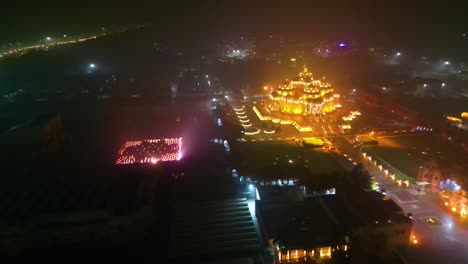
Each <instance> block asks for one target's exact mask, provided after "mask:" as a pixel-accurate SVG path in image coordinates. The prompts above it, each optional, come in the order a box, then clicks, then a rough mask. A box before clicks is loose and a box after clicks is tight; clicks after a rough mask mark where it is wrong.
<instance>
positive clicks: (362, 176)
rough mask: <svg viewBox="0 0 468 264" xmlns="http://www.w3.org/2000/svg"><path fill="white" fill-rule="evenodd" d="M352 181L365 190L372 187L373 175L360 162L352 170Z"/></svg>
mask: <svg viewBox="0 0 468 264" xmlns="http://www.w3.org/2000/svg"><path fill="white" fill-rule="evenodd" d="M350 176H351V182H352V184H355V185H357V186H359V187H360V188H362V189H364V190H370V189H371V184H372V180H371V176H370V174H369V172H368V171H367V170H366V169H365V168H364V166H363V165H362V164H361V163H359V164H357V165H356V166H354V167H353V169H352V170H351V175H350Z"/></svg>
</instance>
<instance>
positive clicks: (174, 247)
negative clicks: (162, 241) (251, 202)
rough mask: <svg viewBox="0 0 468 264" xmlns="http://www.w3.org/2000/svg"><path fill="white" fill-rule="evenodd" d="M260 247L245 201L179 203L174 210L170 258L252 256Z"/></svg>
mask: <svg viewBox="0 0 468 264" xmlns="http://www.w3.org/2000/svg"><path fill="white" fill-rule="evenodd" d="M259 249H260V244H259V240H258V237H257V233H256V230H255V227H254V223H253V221H252V217H251V215H250V211H249V208H248V205H247V201H246V200H245V199H230V200H220V201H208V202H200V203H187V204H179V205H176V206H175V208H174V215H173V220H172V226H171V238H170V245H169V256H170V257H172V258H184V257H190V258H194V257H195V258H197V257H199V258H203V257H212V256H218V255H223V256H225V255H231V256H235V257H240V256H241V255H244V256H248V255H250V254H255V253H257V252H258V251H259Z"/></svg>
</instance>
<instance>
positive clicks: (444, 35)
mask: <svg viewBox="0 0 468 264" xmlns="http://www.w3.org/2000/svg"><path fill="white" fill-rule="evenodd" d="M9 2H10V3H5V4H4V6H3V7H2V16H1V17H0V30H1V31H0V32H1V35H0V42H3V41H22V40H27V39H37V38H41V37H43V36H44V35H48V34H50V32H52V33H55V32H57V33H58V34H61V33H62V34H66V33H67V32H71V33H73V32H80V31H86V30H89V29H95V28H99V27H101V26H110V25H125V24H128V23H132V22H133V23H134V22H151V23H153V25H154V26H155V27H157V28H159V29H161V30H164V31H168V32H173V33H175V32H180V34H184V33H185V32H190V33H191V36H190V37H194V36H193V35H194V34H195V35H196V34H200V36H204V35H205V34H206V35H210V34H215V35H217V34H219V35H220V36H226V35H230V34H231V35H236V34H245V33H250V34H254V35H255V34H269V33H271V34H283V35H291V36H305V37H306V38H314V37H316V36H318V37H319V38H327V37H335V38H343V39H356V40H360V41H361V42H366V41H370V42H371V43H376V44H378V45H384V44H386V43H389V45H393V44H394V43H397V44H398V43H405V44H406V45H415V46H417V45H424V44H425V43H430V45H436V46H437V45H439V46H443V45H445V41H446V40H451V39H455V38H456V37H457V34H458V35H460V34H461V33H462V32H466V31H468V16H466V14H465V12H464V11H465V10H466V9H465V8H464V6H463V4H462V2H461V1H460V2H451V1H433V2H438V4H431V3H429V2H430V1H255V3H252V2H253V1H232V0H231V1H166V2H165V3H164V2H162V1H154V0H153V1H149V0H134V1H94V2H98V3H90V2H86V1H76V0H74V1H48V0H44V1H32V4H28V5H26V4H24V3H23V2H20V1H9ZM277 2H280V3H277ZM345 2H347V3H345Z"/></svg>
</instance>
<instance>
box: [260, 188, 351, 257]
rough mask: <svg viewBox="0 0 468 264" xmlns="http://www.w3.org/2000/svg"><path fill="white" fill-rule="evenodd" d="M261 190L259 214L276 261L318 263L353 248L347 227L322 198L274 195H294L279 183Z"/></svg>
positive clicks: (265, 237) (261, 225) (263, 231)
mask: <svg viewBox="0 0 468 264" xmlns="http://www.w3.org/2000/svg"><path fill="white" fill-rule="evenodd" d="M259 192H260V197H263V198H264V199H263V200H262V199H260V200H257V201H256V205H255V210H256V215H257V218H258V220H259V224H260V227H261V229H262V233H263V235H264V240H265V242H266V243H268V244H269V245H270V247H271V249H272V250H273V252H274V257H275V260H276V263H290V262H294V263H316V262H317V261H319V260H321V259H329V258H331V257H332V256H333V255H335V254H338V252H346V251H347V250H348V249H349V238H348V236H347V234H346V231H345V230H344V229H343V228H342V226H341V225H340V224H339V223H338V221H337V219H336V218H335V216H334V215H333V214H332V213H331V212H329V211H328V210H327V208H326V207H325V206H324V205H323V203H322V202H321V200H320V199H304V200H297V201H292V200H291V199H278V198H273V197H286V196H289V197H290V195H288V194H284V193H283V194H278V192H279V193H281V192H283V191H282V189H281V187H276V186H275V187H268V188H260V191H259ZM267 193H268V194H267ZM266 196H270V197H268V198H265V197H266ZM290 198H291V197H290Z"/></svg>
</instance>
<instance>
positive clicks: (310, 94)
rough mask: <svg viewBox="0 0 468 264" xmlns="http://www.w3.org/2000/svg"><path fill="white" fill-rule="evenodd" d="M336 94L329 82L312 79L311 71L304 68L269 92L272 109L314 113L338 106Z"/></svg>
mask: <svg viewBox="0 0 468 264" xmlns="http://www.w3.org/2000/svg"><path fill="white" fill-rule="evenodd" d="M338 97H339V94H336V93H335V91H334V89H333V87H332V86H331V85H330V83H328V82H325V81H321V80H317V79H314V77H313V75H312V73H311V72H309V71H308V70H307V68H306V67H304V70H303V71H302V72H300V73H299V75H298V76H297V77H296V78H294V79H293V80H291V81H286V82H284V83H283V84H282V85H279V87H278V89H277V90H276V91H273V92H272V93H271V94H270V98H271V100H272V101H271V104H270V105H269V108H270V110H272V111H281V112H282V113H286V114H295V115H315V114H323V113H329V112H332V111H333V110H335V108H336V107H339V104H338V103H337V100H336V98H338Z"/></svg>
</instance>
